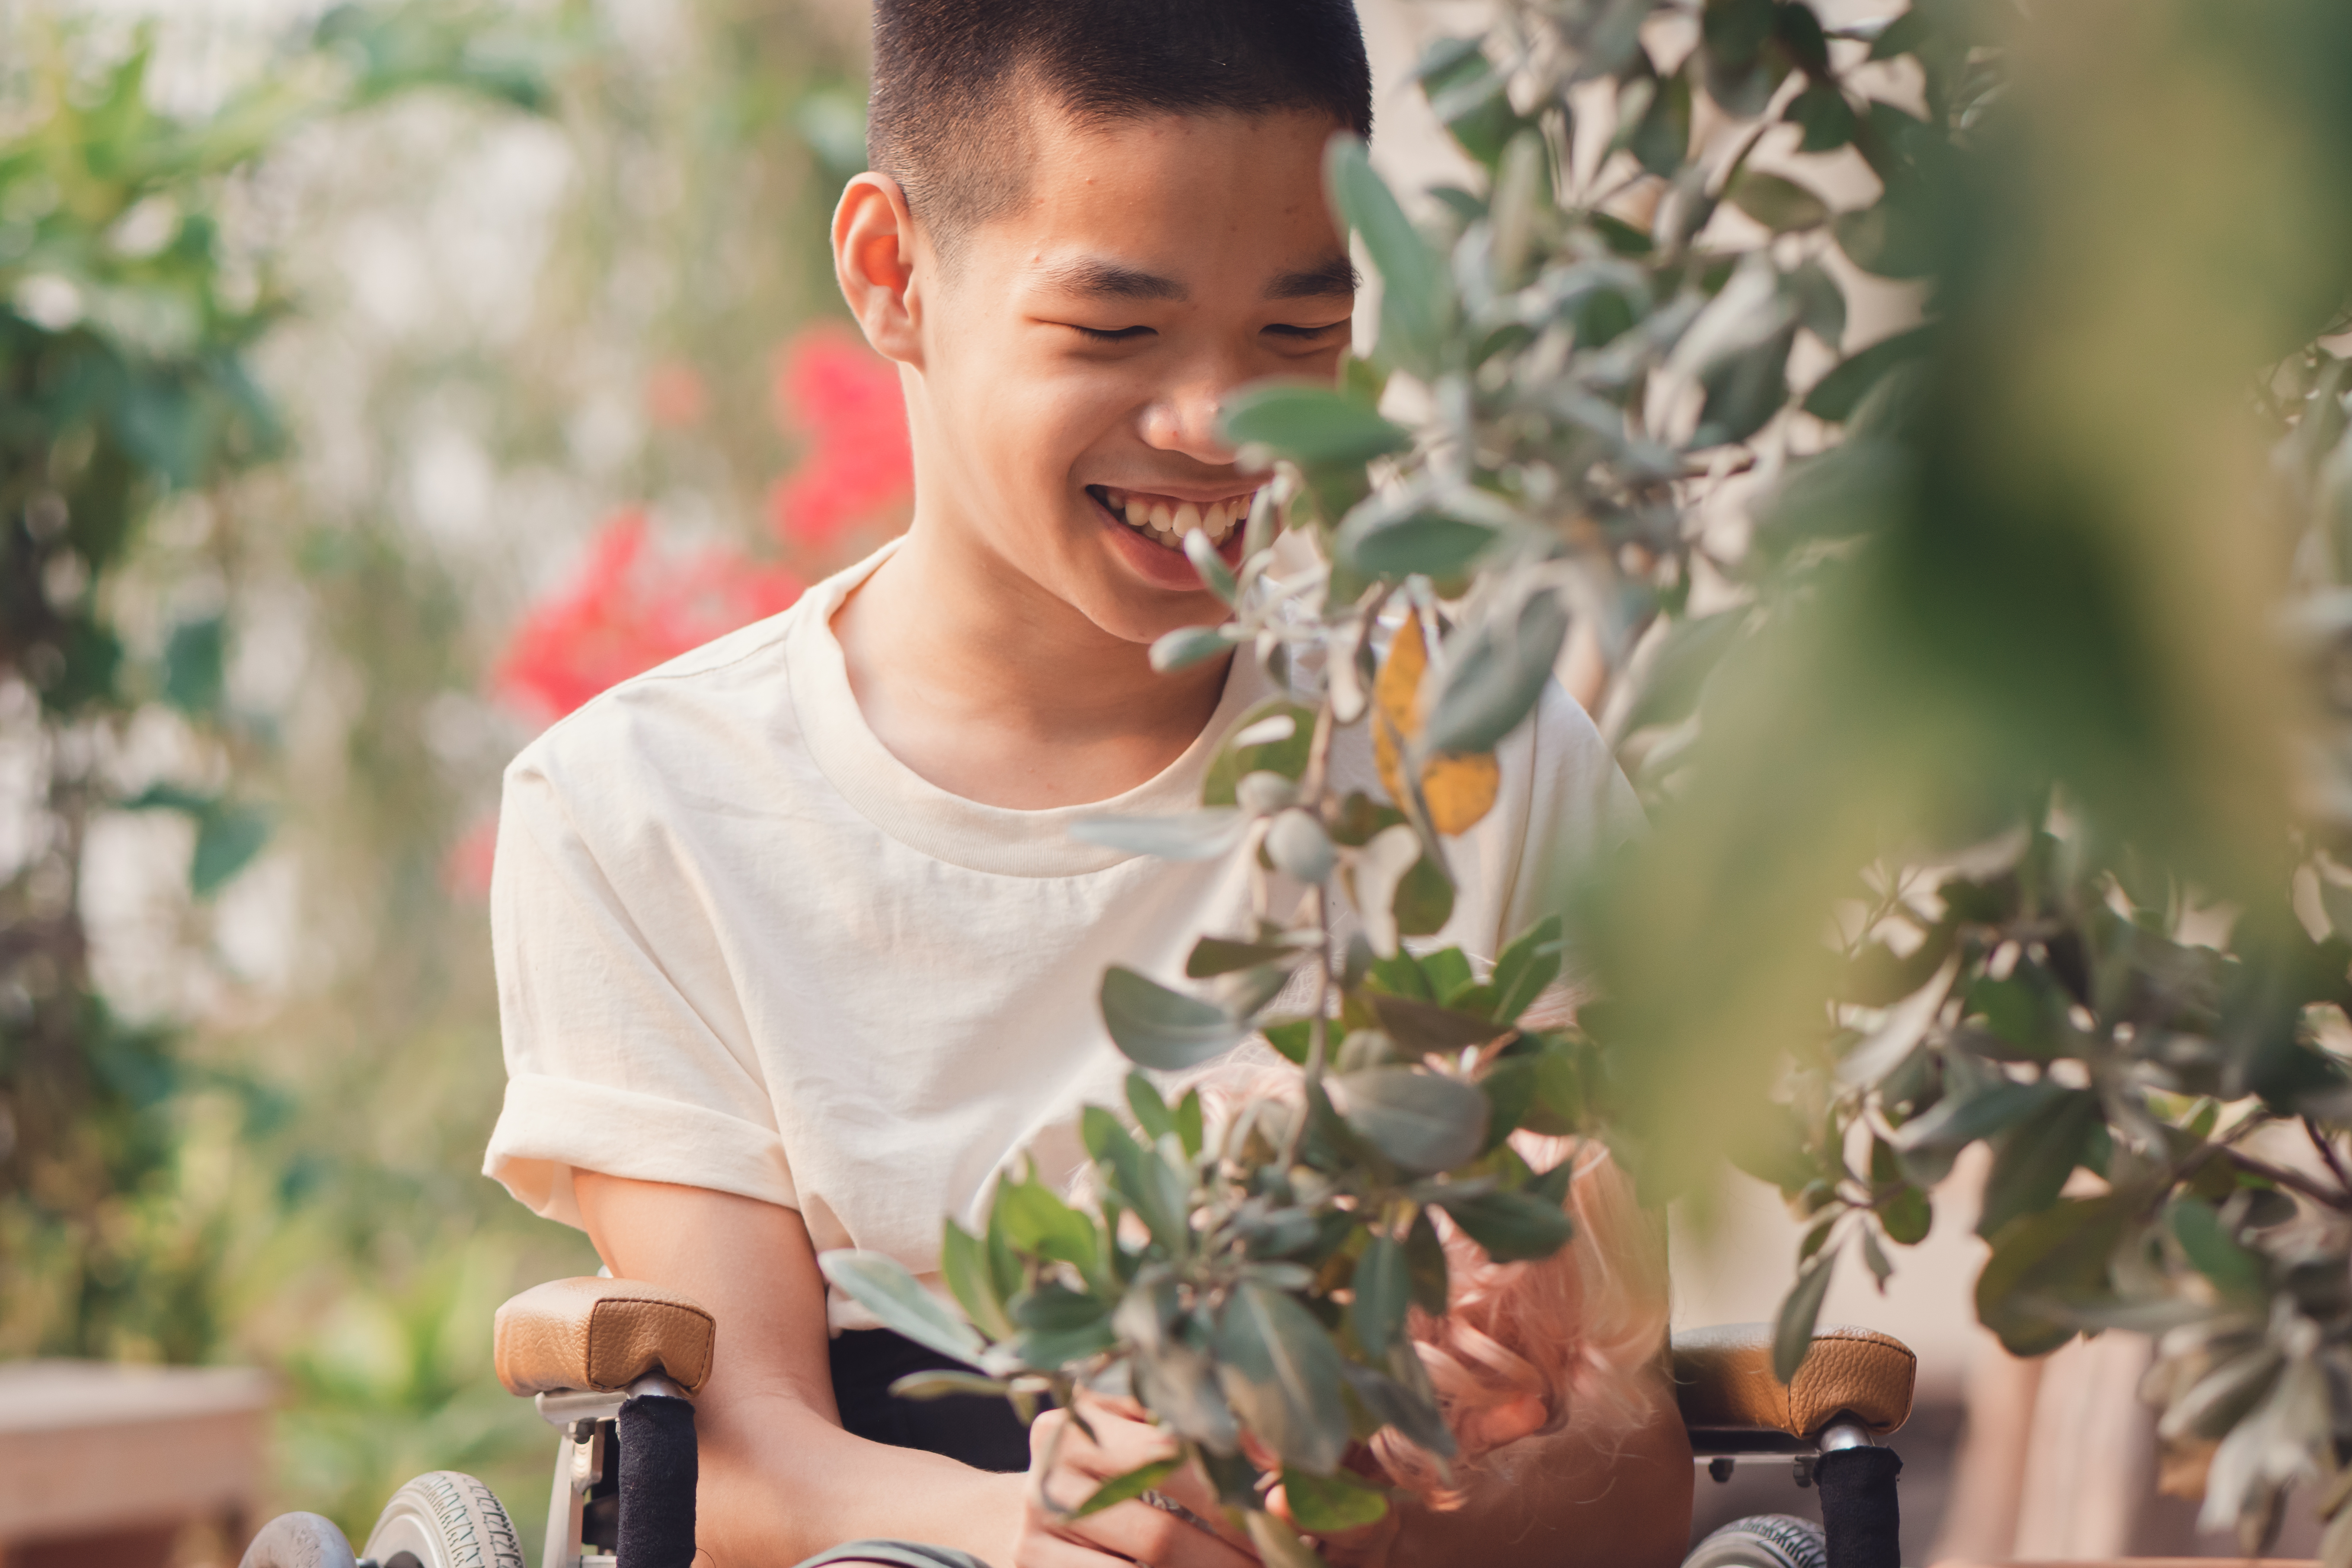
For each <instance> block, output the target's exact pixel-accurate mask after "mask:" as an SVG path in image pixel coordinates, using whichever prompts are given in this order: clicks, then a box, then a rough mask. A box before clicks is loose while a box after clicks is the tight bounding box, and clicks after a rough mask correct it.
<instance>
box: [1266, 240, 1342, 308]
mask: <svg viewBox="0 0 2352 1568" xmlns="http://www.w3.org/2000/svg"><path fill="white" fill-rule="evenodd" d="M1363 282H1364V280H1363V278H1362V277H1361V276H1360V274H1359V273H1358V272H1357V271H1356V266H1355V263H1354V262H1351V261H1349V259H1348V258H1347V257H1345V256H1344V255H1340V254H1339V253H1337V252H1334V253H1333V254H1332V255H1331V256H1329V257H1328V258H1325V259H1324V260H1322V261H1318V262H1317V263H1316V264H1315V265H1314V266H1312V267H1307V268H1300V269H1299V270H1298V271H1296V272H1286V273H1284V274H1283V275H1282V276H1281V277H1279V278H1277V279H1275V280H1274V281H1273V282H1271V283H1269V284H1267V285H1266V289H1265V297H1266V298H1267V299H1269V300H1330V299H1336V298H1337V297H1339V295H1341V294H1352V293H1354V292H1355V291H1356V290H1357V289H1360V288H1362V287H1363Z"/></svg>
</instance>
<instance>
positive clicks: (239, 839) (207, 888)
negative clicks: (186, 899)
mask: <svg viewBox="0 0 2352 1568" xmlns="http://www.w3.org/2000/svg"><path fill="white" fill-rule="evenodd" d="M274 826H276V822H275V818H274V817H273V816H271V814H270V813H269V812H268V811H265V810H263V809H262V808H261V807H259V806H255V805H232V804H230V803H228V802H225V801H224V802H215V803H214V804H212V805H208V806H206V807H205V809H204V810H203V811H202V812H200V813H199V814H198V815H197V817H196V847H195V852H194V855H193V856H192V857H191V858H189V861H188V890H189V891H190V892H192V893H194V895H195V896H196V897H197V898H199V899H207V898H210V897H211V896H212V895H213V894H215V893H216V892H218V891H219V890H220V889H222V888H224V887H226V886H227V884H228V883H229V881H230V880H231V879H233V878H235V877H236V874H237V873H238V872H239V871H242V870H244V869H245V868H246V867H247V866H248V865H250V864H252V862H253V858H254V857H255V856H257V855H258V854H260V853H261V851H262V849H263V847H265V846H266V845H268V842H269V836H270V833H271V830H272V829H273V828H274Z"/></svg>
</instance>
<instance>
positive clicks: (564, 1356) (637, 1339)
mask: <svg viewBox="0 0 2352 1568" xmlns="http://www.w3.org/2000/svg"><path fill="white" fill-rule="evenodd" d="M717 1337H718V1323H717V1321H715V1320H714V1319H713V1318H712V1317H711V1315H710V1314H709V1312H707V1311H705V1310H703V1309H702V1308H701V1307H699V1306H698V1305H696V1304H695V1303H694V1302H693V1301H691V1300H688V1299H687V1298H686V1297H684V1296H681V1295H679V1294H678V1293H677V1291H675V1290H665V1289H662V1288H661V1287H660V1286H658V1285H647V1284H644V1283H642V1282H640V1281H638V1280H635V1279H552V1280H550V1281H549V1282H548V1283H546V1284H544V1285H534V1286H532V1287H531V1288H530V1289H528V1290H526V1291H524V1292H523V1293H522V1294H521V1295H520V1296H517V1297H516V1298H514V1300H510V1301H509V1302H508V1303H507V1304H506V1305H505V1306H503V1307H500V1308H499V1316H498V1328H497V1349H496V1351H495V1353H494V1355H493V1357H492V1359H493V1361H494V1363H495V1364H496V1365H497V1367H498V1373H499V1382H500V1383H502V1384H506V1387H507V1392H508V1393H509V1394H553V1393H556V1392H559V1391H561V1390H565V1389H579V1390H591V1391H594V1392H597V1393H614V1392H617V1391H618V1390H620V1389H624V1388H626V1387H627V1386H628V1385H629V1384H632V1383H635V1381H636V1380H637V1379H639V1378H641V1377H644V1376H646V1375H647V1374H648V1373H656V1372H657V1373H662V1374H663V1375H664V1376H666V1377H667V1378H668V1379H669V1380H670V1381H671V1382H672V1383H675V1384H677V1385H678V1386H679V1387H681V1388H683V1389H685V1390H686V1391H687V1392H688V1394H692V1393H695V1392H696V1391H698V1389H700V1388H701V1387H702V1384H703V1382H704V1380H705V1379H707V1378H709V1375H710V1352H711V1346H712V1344H713V1342H715V1340H716V1339H717Z"/></svg>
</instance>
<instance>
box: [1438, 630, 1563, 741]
mask: <svg viewBox="0 0 2352 1568" xmlns="http://www.w3.org/2000/svg"><path fill="white" fill-rule="evenodd" d="M1567 637H1568V612H1567V610H1566V609H1565V608H1563V607H1562V606H1561V605H1560V602H1559V598H1558V596H1557V595H1551V594H1546V593H1534V594H1529V595H1528V596H1527V597H1526V598H1525V599H1524V600H1522V601H1521V602H1520V603H1519V605H1517V608H1516V610H1515V611H1512V612H1510V613H1508V614H1494V615H1489V616H1486V617H1484V618H1482V619H1481V620H1479V621H1478V622H1477V623H1476V624H1475V625H1474V626H1471V627H1470V628H1469V629H1468V631H1467V632H1466V634H1463V633H1457V634H1456V635H1455V636H1454V637H1452V638H1449V639H1448V645H1447V647H1446V654H1447V656H1448V657H1447V662H1446V663H1445V664H1444V666H1443V667H1442V668H1441V670H1440V672H1439V673H1438V675H1437V677H1436V679H1435V681H1434V683H1433V684H1434V686H1435V690H1434V691H1433V693H1432V695H1431V696H1430V698H1429V717H1428V719H1427V721H1425V722H1424V723H1423V727H1422V732H1421V736H1420V738H1419V742H1418V743H1419V746H1420V749H1421V752H1422V753H1423V755H1428V756H1443V755H1448V754H1452V755H1472V754H1475V753H1477V752H1488V751H1492V750H1493V749H1494V748H1495V747H1496V745H1497V744H1498V743H1499V742H1501V741H1502V739H1503V738H1504V737H1505V736H1506V735H1508V734H1509V733H1510V732H1511V731H1513V730H1516V729H1517V728H1518V727H1519V724H1520V723H1521V722H1522V721H1524V720H1525V719H1526V718H1527V716H1528V714H1529V713H1531V712H1533V711H1534V710H1535V706H1536V703H1537V702H1538V700H1540V699H1541V698H1542V696H1543V689H1544V684H1545V682H1547V681H1548V680H1549V679H1551V669H1552V665H1553V664H1554V663H1555V662H1556V661H1557V660H1558V659H1559V650H1560V645H1561V644H1562V643H1563V642H1564V641H1565V640H1566V639H1567Z"/></svg>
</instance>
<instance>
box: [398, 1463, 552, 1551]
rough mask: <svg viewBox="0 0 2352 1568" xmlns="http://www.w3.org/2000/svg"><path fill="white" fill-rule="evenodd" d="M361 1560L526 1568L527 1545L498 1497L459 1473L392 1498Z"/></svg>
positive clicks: (418, 1483)
mask: <svg viewBox="0 0 2352 1568" xmlns="http://www.w3.org/2000/svg"><path fill="white" fill-rule="evenodd" d="M362 1556H363V1557H365V1558H366V1559H368V1561H370V1562H372V1563H376V1564H377V1565H378V1568H523V1561H522V1542H520V1540H518V1539H517V1538H516V1536H515V1528H514V1526H513V1524H512V1523H510V1522H509V1521H508V1519H507V1510H505V1509H503V1508H501V1507H499V1500H498V1498H497V1496H496V1495H495V1494H493V1493H492V1492H491V1490H490V1489H489V1488H488V1487H486V1486H484V1485H483V1484H482V1483H481V1482H479V1481H478V1480H476V1479H474V1478H473V1477H471V1476H461V1475H459V1474H458V1473H457V1471H455V1470H435V1471H432V1472H431V1473H430V1474H427V1475H422V1476H419V1477H417V1478H416V1479H415V1480H413V1481H411V1482H409V1483H408V1484H407V1485H406V1486H404V1487H403V1488H401V1489H399V1490H398V1491H396V1492H394V1493H393V1494H392V1500H391V1501H390V1502H388V1503H386V1504H384V1505H383V1513H382V1514H381V1515H379V1516H378V1517H377V1519H376V1521H375V1529H374V1530H373V1531H370V1532H369V1534H368V1540H367V1550H366V1551H365V1552H362Z"/></svg>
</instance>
